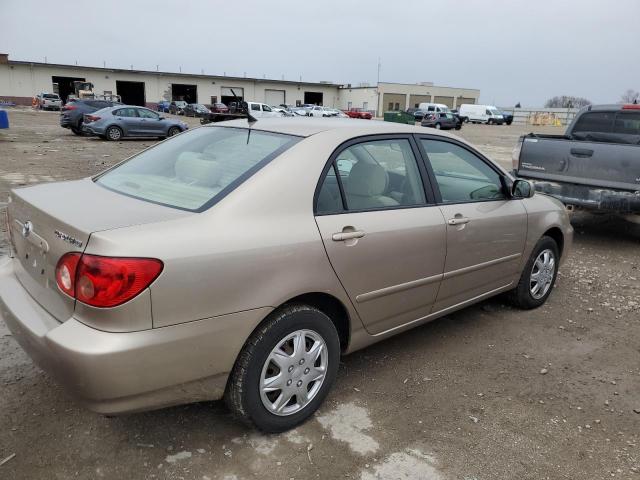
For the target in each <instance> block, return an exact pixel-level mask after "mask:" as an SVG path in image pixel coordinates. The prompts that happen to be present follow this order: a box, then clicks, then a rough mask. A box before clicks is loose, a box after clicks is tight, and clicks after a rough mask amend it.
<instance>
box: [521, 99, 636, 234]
mask: <svg viewBox="0 0 640 480" xmlns="http://www.w3.org/2000/svg"><path fill="white" fill-rule="evenodd" d="M512 160H513V169H514V174H515V175H516V176H517V177H520V178H526V179H529V180H531V181H533V183H534V185H535V188H536V190H537V191H540V192H543V193H547V194H549V195H552V196H554V197H556V198H558V199H559V200H560V201H562V202H563V203H564V204H565V205H567V207H568V208H569V209H570V210H572V209H574V208H583V209H589V210H592V211H606V212H614V213H619V214H622V215H628V216H629V217H628V218H629V219H630V220H633V221H640V105H598V106H593V105H592V106H589V107H585V108H583V109H582V110H580V111H579V112H578V114H577V115H576V118H574V120H573V122H572V123H571V124H570V125H569V127H568V128H567V131H566V133H565V134H564V135H540V134H535V133H530V134H528V135H524V136H522V137H520V139H519V140H518V144H517V145H516V147H515V148H514V150H513V156H512Z"/></svg>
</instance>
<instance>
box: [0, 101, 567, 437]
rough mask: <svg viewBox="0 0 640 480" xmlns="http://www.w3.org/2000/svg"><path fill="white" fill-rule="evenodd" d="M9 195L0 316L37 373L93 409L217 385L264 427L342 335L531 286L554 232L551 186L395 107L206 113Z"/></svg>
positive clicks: (295, 408)
mask: <svg viewBox="0 0 640 480" xmlns="http://www.w3.org/2000/svg"><path fill="white" fill-rule="evenodd" d="M126 108H129V107H126ZM220 125H222V126H220ZM416 145H418V146H419V148H416ZM423 172H430V178H431V181H430V182H424V181H423V179H424V178H426V177H424V176H423V175H424V174H423ZM338 178H340V179H341V182H340V183H338ZM10 195H11V198H10V200H11V201H10V202H9V203H8V220H9V225H10V235H9V237H10V239H11V240H10V242H11V248H12V251H14V252H15V253H14V256H13V258H6V257H5V258H4V259H3V260H2V261H1V263H0V316H1V317H2V318H3V320H4V321H5V323H6V324H7V325H8V327H9V329H10V330H11V332H12V334H13V338H14V339H15V340H17V341H18V342H19V343H20V344H21V345H22V347H23V348H24V349H25V350H26V351H27V352H28V353H29V354H30V355H31V356H32V358H33V359H34V361H36V362H37V363H38V364H39V365H40V366H41V367H42V368H43V369H44V370H46V371H47V372H49V373H50V375H51V377H53V378H57V380H58V381H59V382H61V383H62V384H63V385H65V386H66V387H67V388H68V389H69V390H70V391H71V392H72V393H73V394H74V395H75V396H76V397H78V398H79V399H80V401H81V402H83V403H84V404H85V405H87V406H88V407H89V408H91V409H93V410H96V411H99V412H101V413H104V414H116V413H124V412H129V411H140V410H144V409H148V408H158V407H162V406H167V405H172V404H177V403H182V402H194V401H203V400H211V399H219V398H221V397H223V396H224V397H225V398H226V400H227V402H228V404H229V406H230V407H231V409H232V410H233V411H234V412H235V413H236V414H237V415H238V416H240V417H241V418H243V419H245V420H247V421H249V422H252V423H253V424H254V425H255V426H257V427H258V428H259V429H261V430H264V431H267V432H280V431H283V430H286V429H289V428H292V427H294V426H296V425H297V424H299V423H301V422H303V421H304V420H305V419H307V418H309V417H310V416H311V415H312V414H313V413H314V411H315V410H316V409H317V408H318V407H319V406H320V405H321V404H322V402H323V400H324V399H325V397H326V396H327V394H328V392H329V390H330V389H331V387H332V385H333V383H334V382H335V380H336V377H337V372H338V364H339V362H340V355H341V354H343V353H350V352H353V351H356V350H359V349H361V348H364V347H366V346H368V345H370V344H373V343H375V342H377V341H380V340H382V339H384V338H388V337H390V336H392V335H394V334H396V333H399V332H402V331H405V330H407V329H410V328H412V327H415V326H418V325H421V324H423V323H426V322H428V321H431V320H433V319H435V318H438V317H441V316H443V315H448V314H450V313H451V312H453V311H455V310H458V309H461V308H464V307H466V306H467V305H471V304H473V303H475V302H478V301H481V300H484V299H486V298H488V297H491V296H493V295H497V294H499V293H502V292H510V296H511V299H512V301H513V302H514V304H515V305H517V306H519V307H522V308H525V309H528V308H535V307H538V306H540V305H542V304H544V303H545V301H546V300H547V298H548V297H549V295H550V294H551V292H552V291H553V285H554V282H555V280H556V275H557V271H558V267H559V265H560V262H561V260H562V259H564V258H565V257H566V256H567V254H568V252H569V251H570V247H571V243H572V242H571V240H572V228H571V225H570V223H569V220H568V216H567V213H566V211H565V209H564V207H563V206H562V204H561V203H560V202H558V201H557V200H555V199H553V198H551V197H548V196H546V195H534V190H533V189H532V188H531V184H530V183H529V182H528V181H526V180H514V179H513V178H512V177H511V176H510V175H509V174H508V173H507V172H506V171H504V170H502V169H501V168H500V167H499V166H498V165H497V164H495V163H493V162H492V161H490V160H489V159H488V158H487V157H485V156H484V155H483V154H482V153H480V152H479V151H478V150H476V149H475V148H474V147H472V146H471V145H470V144H468V143H467V142H465V141H464V140H461V139H458V138H455V137H452V136H449V135H443V134H441V133H440V132H437V131H435V130H431V131H429V132H428V133H426V131H425V130H424V129H421V128H420V127H415V126H410V125H402V124H397V123H382V122H375V123H374V122H370V123H369V124H367V125H366V126H364V125H363V123H359V122H353V121H351V120H338V119H322V118H318V119H309V120H308V121H304V122H300V121H298V122H295V121H293V122H292V121H286V122H283V121H281V119H268V118H267V119H261V120H259V121H258V122H257V123H254V124H253V126H252V127H251V128H249V126H248V124H247V122H246V120H238V121H230V122H225V123H223V124H218V125H206V126H204V127H201V128H197V129H193V130H190V131H187V132H185V133H184V134H182V135H179V136H177V137H175V138H172V139H169V140H167V141H165V142H160V143H158V144H156V145H154V146H152V147H151V148H148V149H146V150H143V151H142V152H140V153H138V154H136V155H135V156H133V157H131V158H130V159H128V160H126V161H124V162H123V163H120V164H118V165H116V166H115V167H112V168H110V169H108V170H106V171H105V172H103V173H102V174H99V175H96V176H94V177H92V178H87V179H84V180H75V181H65V182H59V183H43V184H40V185H36V186H28V187H25V188H20V189H14V190H12V191H11V193H10ZM70 199H74V200H78V199H79V200H83V201H70ZM87 199H90V202H88V201H87ZM310 206H311V207H312V208H309V207H310ZM45 251H46V254H45ZM274 279H277V281H274ZM239 287H241V288H239ZM370 353H371V355H374V356H375V355H376V353H375V352H370ZM371 363H372V364H373V363H375V362H371ZM372 368H373V367H372ZM26 387H28V386H25V388H26ZM367 394H369V395H371V394H372V392H364V393H362V394H361V396H365V395H367Z"/></svg>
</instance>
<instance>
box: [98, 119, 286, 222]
mask: <svg viewBox="0 0 640 480" xmlns="http://www.w3.org/2000/svg"><path fill="white" fill-rule="evenodd" d="M296 141H297V137H294V136H290V135H281V134H275V133H270V132H263V131H260V130H255V129H254V130H251V132H250V134H249V130H248V129H245V128H225V127H207V128H198V129H196V130H190V131H188V132H186V133H185V134H183V135H180V136H179V137H176V138H174V139H172V140H171V141H169V142H163V143H160V144H158V145H157V146H155V147H153V148H150V149H148V150H145V151H143V152H142V153H140V154H139V155H136V156H135V157H133V158H132V159H130V160H128V161H126V162H124V163H121V164H120V165H118V166H116V167H115V168H113V169H111V170H108V171H107V172H106V173H104V174H103V175H101V176H99V177H98V178H97V179H96V180H95V181H96V183H97V184H99V185H102V186H104V187H107V188H109V189H110V190H114V191H116V192H119V193H123V194H125V195H129V196H132V197H135V198H139V199H141V200H146V201H150V202H154V203H160V204H162V205H166V206H169V207H176V208H181V209H185V210H192V211H200V210H202V209H204V208H207V206H208V205H210V204H212V203H214V202H215V201H216V198H217V197H218V196H223V195H225V194H226V193H227V192H229V191H231V190H232V189H233V188H235V186H236V185H238V184H239V183H241V182H242V181H244V179H245V178H248V176H250V175H251V174H252V173H253V172H255V171H257V170H258V169H259V168H260V167H262V165H264V164H266V163H267V162H268V161H269V160H270V159H272V158H274V157H276V156H277V155H279V154H280V153H282V152H283V151H284V150H286V149H287V148H289V147H290V146H291V145H293V144H294V143H296Z"/></svg>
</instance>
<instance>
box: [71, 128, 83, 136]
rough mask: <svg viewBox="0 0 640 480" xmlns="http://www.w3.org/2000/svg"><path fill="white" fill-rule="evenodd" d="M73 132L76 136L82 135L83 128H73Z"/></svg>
mask: <svg viewBox="0 0 640 480" xmlns="http://www.w3.org/2000/svg"><path fill="white" fill-rule="evenodd" d="M71 131H72V132H73V133H75V134H76V135H82V127H71Z"/></svg>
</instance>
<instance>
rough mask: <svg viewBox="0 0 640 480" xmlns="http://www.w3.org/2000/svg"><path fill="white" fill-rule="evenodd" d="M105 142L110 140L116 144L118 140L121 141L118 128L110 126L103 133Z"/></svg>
mask: <svg viewBox="0 0 640 480" xmlns="http://www.w3.org/2000/svg"><path fill="white" fill-rule="evenodd" d="M104 133H105V137H106V138H107V140H111V141H112V142H117V141H118V140H122V137H123V135H124V134H123V132H122V129H121V128H120V127H116V126H115V125H111V126H110V127H109V128H107V130H106V131H105V132H104Z"/></svg>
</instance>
